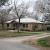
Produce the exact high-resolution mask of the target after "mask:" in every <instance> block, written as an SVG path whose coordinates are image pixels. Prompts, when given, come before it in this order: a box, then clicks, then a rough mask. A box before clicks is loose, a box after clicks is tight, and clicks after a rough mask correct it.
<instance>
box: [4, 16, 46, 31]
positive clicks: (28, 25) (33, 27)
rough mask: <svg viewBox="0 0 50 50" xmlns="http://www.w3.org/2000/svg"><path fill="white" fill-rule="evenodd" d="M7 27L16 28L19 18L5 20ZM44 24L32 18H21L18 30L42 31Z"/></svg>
mask: <svg viewBox="0 0 50 50" xmlns="http://www.w3.org/2000/svg"><path fill="white" fill-rule="evenodd" d="M5 23H6V24H7V28H8V29H18V23H19V20H18V19H15V20H10V21H6V22H5ZM44 27H45V25H44V23H43V22H40V21H38V20H35V19H32V18H28V17H27V18H26V17H25V18H21V19H20V30H21V31H44V30H45V28H44Z"/></svg>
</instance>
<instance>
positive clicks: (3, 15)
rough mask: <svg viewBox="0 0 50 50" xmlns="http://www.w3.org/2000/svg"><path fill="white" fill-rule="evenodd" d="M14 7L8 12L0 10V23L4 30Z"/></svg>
mask: <svg viewBox="0 0 50 50" xmlns="http://www.w3.org/2000/svg"><path fill="white" fill-rule="evenodd" d="M11 9H12V7H11V8H10V9H8V10H5V9H3V10H0V23H1V24H2V28H3V29H4V23H5V21H6V20H7V17H8V15H9V12H10V11H11Z"/></svg>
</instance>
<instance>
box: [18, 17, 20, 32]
mask: <svg viewBox="0 0 50 50" xmlns="http://www.w3.org/2000/svg"><path fill="white" fill-rule="evenodd" d="M18 32H20V18H19V23H18Z"/></svg>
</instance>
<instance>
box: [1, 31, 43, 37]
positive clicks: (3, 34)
mask: <svg viewBox="0 0 50 50" xmlns="http://www.w3.org/2000/svg"><path fill="white" fill-rule="evenodd" d="M42 33H43V32H19V33H18V32H9V31H0V37H18V36H29V35H39V34H42Z"/></svg>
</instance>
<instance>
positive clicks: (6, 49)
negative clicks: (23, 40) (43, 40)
mask: <svg viewBox="0 0 50 50" xmlns="http://www.w3.org/2000/svg"><path fill="white" fill-rule="evenodd" d="M0 50H39V49H38V48H35V47H31V46H27V45H24V44H19V43H16V42H9V41H4V40H0Z"/></svg>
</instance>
